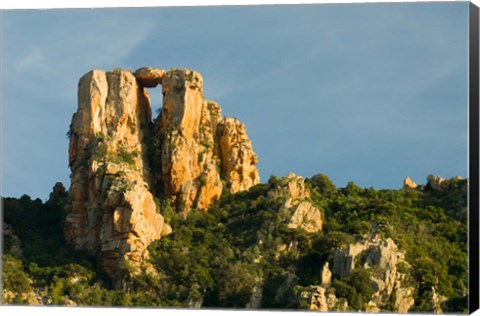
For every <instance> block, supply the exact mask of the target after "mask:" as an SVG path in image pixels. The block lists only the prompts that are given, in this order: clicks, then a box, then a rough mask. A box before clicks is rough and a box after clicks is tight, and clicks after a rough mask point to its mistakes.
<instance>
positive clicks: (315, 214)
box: [268, 173, 323, 233]
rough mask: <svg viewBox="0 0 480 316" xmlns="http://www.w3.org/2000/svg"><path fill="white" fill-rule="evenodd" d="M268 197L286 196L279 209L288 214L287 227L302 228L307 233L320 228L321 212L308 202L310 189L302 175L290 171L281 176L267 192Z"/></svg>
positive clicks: (273, 199) (272, 199)
mask: <svg viewBox="0 0 480 316" xmlns="http://www.w3.org/2000/svg"><path fill="white" fill-rule="evenodd" d="M268 198H269V199H270V201H275V200H278V199H279V198H286V201H285V202H284V203H283V205H282V206H281V208H280V209H281V210H283V211H284V212H287V213H288V214H289V216H288V217H289V219H288V222H287V227H289V228H292V229H296V228H303V229H305V230H306V231H307V232H309V233H313V232H318V231H321V230H322V227H323V220H322V214H321V212H320V210H319V209H318V208H316V207H315V206H314V205H313V204H312V203H310V201H309V200H310V191H309V190H308V189H307V188H306V187H305V182H304V180H303V178H302V177H300V176H296V175H295V174H293V173H291V174H289V175H288V176H287V177H284V178H282V179H281V180H280V181H279V182H278V183H276V184H275V186H274V187H273V189H271V191H270V192H269V193H268Z"/></svg>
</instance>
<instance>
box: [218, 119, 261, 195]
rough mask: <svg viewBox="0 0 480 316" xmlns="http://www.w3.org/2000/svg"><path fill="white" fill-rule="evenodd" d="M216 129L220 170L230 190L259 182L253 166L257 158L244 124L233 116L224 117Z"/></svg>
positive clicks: (237, 189)
mask: <svg viewBox="0 0 480 316" xmlns="http://www.w3.org/2000/svg"><path fill="white" fill-rule="evenodd" d="M217 131H218V132H217V136H218V149H219V154H220V160H221V167H222V169H221V170H222V173H223V174H224V175H225V179H226V180H227V182H228V183H229V184H228V187H229V190H230V192H232V193H236V192H239V191H244V190H247V189H248V188H250V187H252V186H253V185H255V184H257V183H259V182H260V177H259V175H258V170H257V168H256V167H255V166H256V164H257V162H258V159H257V155H255V153H254V152H253V150H252V144H251V142H250V139H249V138H248V136H247V131H246V128H245V125H244V124H242V123H240V122H239V121H238V120H237V119H235V118H230V117H229V118H224V119H223V120H222V121H221V122H219V124H218V129H217Z"/></svg>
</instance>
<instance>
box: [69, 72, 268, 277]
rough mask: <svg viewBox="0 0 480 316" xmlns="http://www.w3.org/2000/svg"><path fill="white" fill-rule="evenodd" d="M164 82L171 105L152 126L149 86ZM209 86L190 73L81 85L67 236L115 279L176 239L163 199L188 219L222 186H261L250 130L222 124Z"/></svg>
mask: <svg viewBox="0 0 480 316" xmlns="http://www.w3.org/2000/svg"><path fill="white" fill-rule="evenodd" d="M158 84H161V85H162V92H163V108H162V109H161V112H160V114H159V116H158V118H157V119H156V120H155V123H152V113H151V107H150V99H149V96H148V93H147V91H146V89H145V88H151V87H155V86H157V85H158ZM202 90H203V79H202V77H201V76H200V74H199V73H197V72H195V71H192V70H187V69H171V70H169V71H165V70H162V69H157V68H150V67H143V68H140V69H138V70H137V71H136V72H135V73H134V74H132V73H131V72H130V71H125V70H121V69H116V70H114V71H111V72H104V71H101V70H93V71H91V72H89V73H87V74H86V75H84V76H83V77H82V78H81V79H80V82H79V87H78V110H77V112H76V113H75V114H74V116H73V118H72V124H71V127H70V131H69V136H70V145H69V165H70V168H71V171H72V174H71V185H70V190H69V203H68V206H67V216H66V220H65V235H66V239H67V241H68V242H69V243H70V244H71V245H73V246H74V247H75V248H77V249H85V250H87V251H88V252H89V253H91V254H93V255H96V256H97V257H98V258H99V259H100V261H101V263H102V266H103V268H104V270H105V271H106V272H107V274H108V275H110V276H111V277H113V278H114V280H115V279H119V277H120V275H121V274H124V272H125V271H126V270H129V271H132V270H133V271H135V270H136V268H138V267H139V266H140V265H142V264H143V263H145V261H146V260H145V259H146V258H148V251H147V247H148V245H149V244H150V243H151V242H152V241H153V240H156V239H159V238H160V237H162V236H167V235H168V234H169V233H171V231H172V229H171V227H170V226H169V225H167V224H166V223H165V222H164V218H163V217H162V215H161V212H162V210H160V209H159V208H158V206H157V205H156V203H155V198H159V199H171V200H172V201H173V202H174V205H175V206H176V207H177V210H179V211H183V212H184V213H186V212H188V210H189V209H191V208H193V207H196V208H199V209H204V210H206V209H207V208H208V207H209V205H210V204H211V202H212V201H214V200H216V199H218V198H219V197H220V195H221V193H222V190H223V189H224V183H225V185H226V187H228V189H229V190H230V191H231V192H238V191H241V190H247V189H249V188H250V187H251V186H253V185H255V184H257V183H258V182H259V177H258V170H257V169H256V166H255V165H256V163H257V158H256V155H255V153H254V152H253V151H252V147H251V143H250V140H249V139H248V137H247V135H246V131H245V126H244V125H243V124H241V123H239V122H238V121H237V120H235V119H229V118H223V119H222V117H221V110H220V107H219V106H218V104H216V103H215V102H213V101H207V100H205V99H204V98H203V91H202ZM227 152H228V154H227ZM222 181H223V183H222ZM132 267H133V269H132ZM137 270H138V269H137Z"/></svg>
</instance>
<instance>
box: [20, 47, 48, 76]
mask: <svg viewBox="0 0 480 316" xmlns="http://www.w3.org/2000/svg"><path fill="white" fill-rule="evenodd" d="M47 69H48V67H47V65H46V59H45V55H44V53H43V50H42V49H41V48H40V47H38V46H33V47H31V48H30V49H29V50H28V52H27V53H26V54H25V55H23V56H21V57H20V59H19V61H18V63H17V70H18V71H19V72H30V71H46V70H47Z"/></svg>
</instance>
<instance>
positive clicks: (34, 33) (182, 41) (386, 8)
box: [1, 2, 468, 200]
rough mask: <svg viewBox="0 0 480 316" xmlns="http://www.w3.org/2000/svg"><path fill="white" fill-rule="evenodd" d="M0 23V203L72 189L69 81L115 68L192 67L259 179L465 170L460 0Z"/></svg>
mask: <svg viewBox="0 0 480 316" xmlns="http://www.w3.org/2000/svg"><path fill="white" fill-rule="evenodd" d="M1 22H2V29H1V32H2V45H1V56H2V57H1V58H2V66H1V67H2V68H1V76H2V78H1V89H2V90H1V101H2V103H1V136H2V139H1V142H2V148H1V181H2V185H1V195H2V196H15V197H19V196H21V195H23V194H28V195H30V196H31V197H33V198H37V197H38V198H41V199H42V200H45V199H47V198H48V195H49V193H50V192H51V190H52V187H53V186H54V184H55V182H58V181H60V182H62V183H64V184H65V186H66V187H68V186H69V182H70V180H69V175H70V170H69V169H68V139H67V137H66V132H67V130H68V127H69V125H70V121H71V117H72V114H73V113H74V112H75V111H76V107H77V85H78V80H79V78H80V77H81V76H82V75H84V74H85V73H87V72H88V71H90V70H91V69H104V70H111V69H114V68H116V67H122V68H126V69H133V70H135V69H137V68H140V67H142V66H151V67H157V68H162V69H169V68H172V67H180V68H191V69H194V70H197V71H198V72H200V73H201V74H202V76H203V79H204V95H205V97H206V98H207V99H210V100H214V101H217V102H218V103H219V104H220V106H221V107H222V113H223V115H226V116H233V117H237V118H238V119H239V120H240V121H242V122H243V123H245V125H246V127H247V133H248V135H249V137H250V139H251V141H252V145H253V149H254V151H255V152H256V153H257V155H258V158H259V163H258V168H259V171H260V176H261V181H262V182H266V181H268V178H269V177H270V175H272V174H274V175H277V176H284V175H287V174H289V173H290V172H294V173H295V174H298V175H302V176H304V177H311V176H312V175H315V174H317V173H323V174H325V175H327V176H328V177H329V178H330V179H331V180H332V181H333V182H334V183H335V184H336V185H337V186H339V187H343V186H345V185H346V184H347V183H348V182H349V181H354V182H355V183H356V184H358V185H360V186H362V187H375V188H390V189H398V188H401V186H402V181H403V179H404V178H405V177H406V176H410V177H411V178H412V179H413V180H414V181H416V182H417V183H425V179H426V177H427V176H428V175H429V174H434V175H439V176H442V177H446V178H447V177H448V178H449V177H453V176H456V175H460V176H462V177H466V176H467V170H468V169H467V167H468V166H467V156H468V127H467V123H468V77H467V76H468V2H455V3H453V2H452V3H450V2H426V3H384V4H314V5H277V6H219V7H176V8H174V7H170V8H168V7H163V8H135V9H133V8H128V9H126V8H118V9H68V10H65V9H63V10H62V9H56V10H15V11H12V10H7V11H3V12H2V21H1ZM160 90H161V89H159V88H157V89H150V90H148V92H149V93H150V95H151V98H152V108H153V112H154V113H155V109H158V108H159V107H160V106H161V102H162V101H161V91H160Z"/></svg>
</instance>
